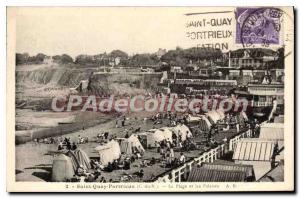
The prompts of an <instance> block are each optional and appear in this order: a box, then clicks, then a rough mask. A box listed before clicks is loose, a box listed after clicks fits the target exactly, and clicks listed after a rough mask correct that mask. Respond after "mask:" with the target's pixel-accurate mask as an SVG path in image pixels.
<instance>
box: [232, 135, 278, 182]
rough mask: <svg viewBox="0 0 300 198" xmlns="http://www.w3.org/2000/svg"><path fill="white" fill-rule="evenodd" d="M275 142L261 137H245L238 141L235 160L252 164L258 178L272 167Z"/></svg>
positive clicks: (237, 162)
mask: <svg viewBox="0 0 300 198" xmlns="http://www.w3.org/2000/svg"><path fill="white" fill-rule="evenodd" d="M274 147H275V142H274V141H271V140H265V139H260V138H244V139H242V140H241V141H239V142H238V144H237V146H236V148H235V150H234V153H233V158H232V159H233V160H234V161H235V163H236V164H243V165H252V166H253V169H254V174H255V178H256V180H258V179H260V178H261V177H262V176H263V175H265V174H266V173H267V172H269V171H270V170H271V169H272V162H273V159H274V157H275V153H274Z"/></svg>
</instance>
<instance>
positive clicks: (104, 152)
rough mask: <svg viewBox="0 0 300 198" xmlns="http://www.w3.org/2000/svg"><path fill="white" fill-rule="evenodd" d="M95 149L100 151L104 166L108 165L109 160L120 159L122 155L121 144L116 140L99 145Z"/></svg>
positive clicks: (101, 161)
mask: <svg viewBox="0 0 300 198" xmlns="http://www.w3.org/2000/svg"><path fill="white" fill-rule="evenodd" d="M95 150H96V151H97V152H98V153H99V156H100V163H101V164H102V165H103V166H106V165H107V164H108V163H109V162H110V163H111V162H113V161H114V160H116V159H119V157H120V155H121V149H120V145H119V143H118V142H116V141H115V140H111V141H110V142H108V143H106V144H105V145H100V146H97V147H96V148H95Z"/></svg>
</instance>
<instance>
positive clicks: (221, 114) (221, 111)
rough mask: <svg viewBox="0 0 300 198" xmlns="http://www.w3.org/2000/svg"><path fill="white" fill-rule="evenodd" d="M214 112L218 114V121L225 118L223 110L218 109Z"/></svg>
mask: <svg viewBox="0 0 300 198" xmlns="http://www.w3.org/2000/svg"><path fill="white" fill-rule="evenodd" d="M216 112H217V113H218V114H219V117H220V119H224V118H225V113H224V111H223V110H221V109H218V110H217V111H216Z"/></svg>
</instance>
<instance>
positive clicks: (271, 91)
mask: <svg viewBox="0 0 300 198" xmlns="http://www.w3.org/2000/svg"><path fill="white" fill-rule="evenodd" d="M248 92H249V94H250V95H252V106H253V107H266V106H273V101H274V99H276V101H277V104H278V105H283V104H284V84H282V83H276V84H275V83H273V84H248Z"/></svg>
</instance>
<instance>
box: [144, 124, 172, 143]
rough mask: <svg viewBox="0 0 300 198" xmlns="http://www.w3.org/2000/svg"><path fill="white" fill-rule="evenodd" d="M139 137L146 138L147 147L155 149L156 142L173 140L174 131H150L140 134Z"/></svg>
mask: <svg viewBox="0 0 300 198" xmlns="http://www.w3.org/2000/svg"><path fill="white" fill-rule="evenodd" d="M139 136H146V138H147V147H154V146H155V142H161V141H163V140H167V139H169V140H172V131H171V130H170V129H169V128H168V127H163V128H160V129H150V130H149V131H147V132H145V133H140V134H139Z"/></svg>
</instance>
